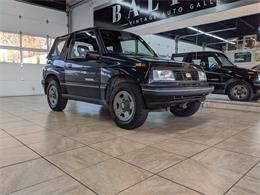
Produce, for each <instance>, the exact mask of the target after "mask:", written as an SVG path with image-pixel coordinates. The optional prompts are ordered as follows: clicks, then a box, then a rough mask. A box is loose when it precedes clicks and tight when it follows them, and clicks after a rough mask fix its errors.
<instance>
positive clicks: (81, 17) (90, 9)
mask: <svg viewBox="0 0 260 195" xmlns="http://www.w3.org/2000/svg"><path fill="white" fill-rule="evenodd" d="M109 1H110V0H90V1H89V2H87V3H84V4H82V5H80V6H78V7H75V8H74V9H73V11H72V16H71V17H72V18H71V19H72V30H73V31H76V30H81V29H84V28H89V27H93V26H94V14H93V13H94V8H95V7H97V6H100V5H102V4H104V3H107V2H109Z"/></svg>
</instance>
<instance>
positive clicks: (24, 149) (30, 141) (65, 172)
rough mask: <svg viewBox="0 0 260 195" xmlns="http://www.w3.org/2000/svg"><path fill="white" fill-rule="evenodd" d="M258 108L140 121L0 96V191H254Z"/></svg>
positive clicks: (258, 163) (87, 107) (69, 194)
mask: <svg viewBox="0 0 260 195" xmlns="http://www.w3.org/2000/svg"><path fill="white" fill-rule="evenodd" d="M259 187H260V114H259V113H258V114H257V113H254V112H240V111H232V110H220V109H213V108H204V109H202V110H200V111H199V112H198V113H197V114H196V115H194V116H193V117H189V118H177V117H174V116H172V115H171V114H170V113H169V112H165V113H150V114H149V117H148V120H147V122H146V123H145V124H144V125H143V126H142V127H141V128H139V129H136V130H133V131H126V130H123V129H120V128H118V127H116V126H115V124H114V123H113V121H112V120H111V118H110V116H109V113H108V110H107V108H105V107H100V106H96V105H92V104H86V103H79V102H74V101H71V102H70V103H69V105H68V107H67V109H66V110H65V111H64V112H60V113H55V112H52V111H50V109H49V108H48V106H47V104H46V100H45V97H42V96H38V97H37V96H36V97H13V98H0V195H6V194H16V195H21V194H24V195H38V194H41V195H51V194H55V195H81V194H82V195H92V194H101V195H110V194H129V195H143V194H145V195H174V194H176V195H182V194H207V195H215V194H216V195H219V194H228V195H240V194H241V195H251V194H252V195H253V194H254V195H255V194H260V188H259Z"/></svg>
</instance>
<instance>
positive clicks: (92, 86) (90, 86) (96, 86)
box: [61, 83, 100, 88]
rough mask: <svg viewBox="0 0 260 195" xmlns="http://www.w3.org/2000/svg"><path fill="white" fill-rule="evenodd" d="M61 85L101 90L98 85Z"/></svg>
mask: <svg viewBox="0 0 260 195" xmlns="http://www.w3.org/2000/svg"><path fill="white" fill-rule="evenodd" d="M61 85H65V86H75V87H89V88H100V87H99V86H98V85H95V86H94V85H85V84H84V85H83V84H74V83H61Z"/></svg>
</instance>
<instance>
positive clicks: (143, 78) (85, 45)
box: [42, 28, 213, 129]
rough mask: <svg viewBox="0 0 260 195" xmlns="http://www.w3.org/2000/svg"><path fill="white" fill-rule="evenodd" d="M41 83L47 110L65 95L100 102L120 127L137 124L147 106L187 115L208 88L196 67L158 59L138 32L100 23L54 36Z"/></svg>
mask: <svg viewBox="0 0 260 195" xmlns="http://www.w3.org/2000/svg"><path fill="white" fill-rule="evenodd" d="M42 84H43V87H44V89H45V93H46V94H47V99H48V103H49V106H50V108H51V109H52V110H54V111H62V110H63V109H64V108H65V107H66V104H67V101H68V100H79V101H84V102H90V103H95V104H100V105H105V104H106V105H108V107H109V111H110V113H111V116H112V118H113V119H114V121H115V123H116V124H117V125H118V126H119V127H122V128H125V129H133V128H137V127H139V126H141V125H142V124H143V123H144V122H145V120H146V118H147V115H148V112H149V111H150V110H153V109H161V108H169V109H170V111H171V112H172V113H173V114H174V115H177V116H190V115H192V114H194V113H196V112H197V111H198V109H199V108H200V105H201V102H202V101H204V100H205V96H206V95H207V94H209V93H210V92H212V91H213V87H210V86H209V85H208V83H207V78H206V74H205V73H204V71H203V70H202V68H201V67H199V66H196V65H191V64H189V63H183V62H174V61H172V60H163V59H160V58H159V57H158V56H157V55H156V54H155V52H154V51H153V50H152V49H151V48H150V47H149V46H148V45H147V44H146V43H145V41H144V40H143V39H141V38H140V37H139V36H137V35H134V34H131V33H128V32H122V31H114V30H105V29H100V28H91V29H85V30H81V31H77V32H74V33H71V34H68V35H65V36H61V37H58V38H56V40H55V42H54V44H53V46H52V49H51V51H50V53H49V55H48V63H47V65H46V66H45V67H44V69H43V79H42Z"/></svg>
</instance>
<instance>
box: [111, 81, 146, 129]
mask: <svg viewBox="0 0 260 195" xmlns="http://www.w3.org/2000/svg"><path fill="white" fill-rule="evenodd" d="M118 100H120V101H121V100H123V101H122V103H118V102H119V101H118ZM124 100H125V101H124ZM122 104H123V105H124V106H123V105H122ZM108 106H109V111H110V114H111V116H112V118H113V120H114V121H115V123H116V124H117V126H118V127H120V128H123V129H128V130H130V129H135V128H138V127H140V126H141V125H143V124H144V122H145V121H146V118H147V116H148V112H149V111H148V110H147V109H146V108H145V104H144V100H143V96H142V92H141V90H140V88H139V86H138V85H137V84H135V83H132V82H127V81H126V82H121V83H118V84H116V85H115V86H112V88H111V93H110V98H109V105H108ZM124 109H125V110H124ZM120 110H121V111H120ZM126 112H127V113H128V114H127V115H129V117H127V115H126V114H125V113H126ZM120 113H122V114H121V115H120Z"/></svg>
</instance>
